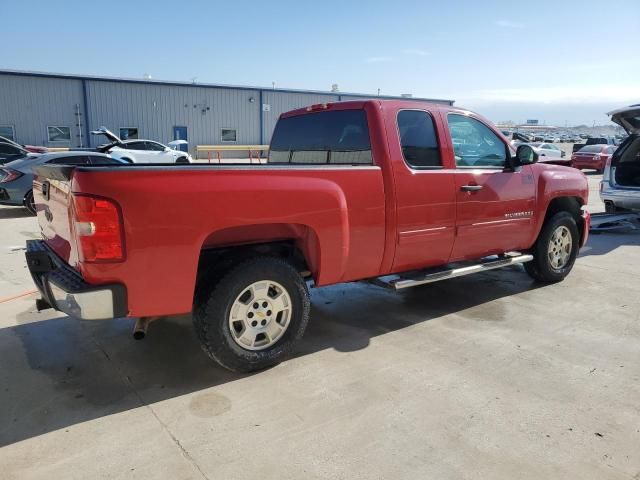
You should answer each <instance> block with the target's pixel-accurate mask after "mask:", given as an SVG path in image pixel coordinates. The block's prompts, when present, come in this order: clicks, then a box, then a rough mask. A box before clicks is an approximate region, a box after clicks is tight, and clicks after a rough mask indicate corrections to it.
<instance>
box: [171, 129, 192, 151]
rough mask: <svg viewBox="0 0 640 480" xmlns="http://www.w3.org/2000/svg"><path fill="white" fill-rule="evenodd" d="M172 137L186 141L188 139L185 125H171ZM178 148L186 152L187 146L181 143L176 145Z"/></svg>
mask: <svg viewBox="0 0 640 480" xmlns="http://www.w3.org/2000/svg"><path fill="white" fill-rule="evenodd" d="M173 139H174V140H185V141H188V140H189V139H188V138H187V127H173ZM178 148H179V149H180V150H182V151H183V152H186V151H187V150H188V148H189V146H188V145H187V144H186V143H184V144H182V145H178Z"/></svg>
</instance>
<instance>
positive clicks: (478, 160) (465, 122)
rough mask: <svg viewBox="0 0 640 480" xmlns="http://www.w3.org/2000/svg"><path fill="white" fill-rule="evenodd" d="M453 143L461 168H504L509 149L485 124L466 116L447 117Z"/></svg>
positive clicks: (457, 163)
mask: <svg viewBox="0 0 640 480" xmlns="http://www.w3.org/2000/svg"><path fill="white" fill-rule="evenodd" d="M447 122H448V124H449V132H450V133H451V141H452V142H453V150H454V153H455V159H456V165H457V166H459V167H474V168H478V167H480V168H481V167H485V168H503V167H504V166H505V164H506V160H507V147H506V145H505V144H504V143H503V142H502V140H500V138H499V137H498V135H496V134H495V133H493V131H492V130H491V129H490V128H489V127H487V126H486V125H485V124H484V123H482V122H480V121H479V120H476V119H475V118H471V117H468V116H466V115H460V114H455V113H451V114H449V115H448V116H447Z"/></svg>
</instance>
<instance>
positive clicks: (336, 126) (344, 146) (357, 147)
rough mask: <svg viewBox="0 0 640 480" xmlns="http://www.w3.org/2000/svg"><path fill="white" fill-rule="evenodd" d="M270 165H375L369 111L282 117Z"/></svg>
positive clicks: (272, 146)
mask: <svg viewBox="0 0 640 480" xmlns="http://www.w3.org/2000/svg"><path fill="white" fill-rule="evenodd" d="M269 163H292V164H306V165H370V164H372V163H373V157H372V155H371V143H370V141H369V128H368V126H367V115H366V113H365V111H364V110H335V111H322V112H315V113H308V114H306V115H296V116H292V117H285V118H281V119H280V120H278V123H277V124H276V128H275V130H274V132H273V137H272V138H271V147H270V149H269Z"/></svg>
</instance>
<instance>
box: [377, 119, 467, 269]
mask: <svg viewBox="0 0 640 480" xmlns="http://www.w3.org/2000/svg"><path fill="white" fill-rule="evenodd" d="M387 115H388V116H387V120H386V123H387V136H388V145H389V150H390V151H389V153H390V155H391V161H392V164H393V177H394V184H395V194H396V207H397V208H396V212H397V213H396V214H397V219H396V224H397V234H396V235H397V236H396V252H395V256H394V259H393V271H394V272H401V271H406V270H413V269H418V268H423V267H428V266H434V265H442V264H446V263H447V262H448V261H449V256H450V254H451V247H452V245H453V241H454V235H455V214H456V203H455V202H456V196H455V189H454V173H455V170H454V169H453V168H452V167H453V165H452V164H451V162H450V160H448V159H446V158H445V156H444V155H443V151H442V148H441V144H440V141H439V139H438V135H437V133H436V132H437V131H438V129H436V125H438V122H440V120H439V117H437V116H434V115H432V113H431V112H428V111H425V110H413V109H406V110H400V111H399V112H397V114H396V112H394V111H392V110H390V111H389V112H388V113H387ZM441 129H442V125H441V126H440V129H439V130H441Z"/></svg>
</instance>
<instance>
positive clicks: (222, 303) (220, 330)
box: [193, 257, 310, 372]
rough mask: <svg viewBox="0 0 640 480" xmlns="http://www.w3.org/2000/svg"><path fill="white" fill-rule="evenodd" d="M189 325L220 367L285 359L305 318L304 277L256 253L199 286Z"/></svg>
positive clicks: (244, 367) (248, 367)
mask: <svg viewBox="0 0 640 480" xmlns="http://www.w3.org/2000/svg"><path fill="white" fill-rule="evenodd" d="M194 307H195V308H194V313H193V323H194V326H195V329H196V334H197V336H198V339H199V340H200V344H201V346H202V349H203V350H204V351H205V353H206V354H207V355H209V357H211V358H212V359H213V360H215V361H216V362H218V363H219V364H220V365H222V366H223V367H225V368H227V369H229V370H232V371H236V372H251V371H254V370H260V369H263V368H266V367H269V366H271V365H275V364H277V363H279V362H281V361H282V360H283V359H284V358H286V357H287V356H288V355H289V354H290V353H291V351H292V350H293V348H294V346H295V344H296V342H297V341H298V340H300V338H301V337H302V335H303V334H304V331H305V329H306V327H307V323H308V321H309V311H310V301H309V292H308V290H307V285H306V283H305V282H304V279H303V278H302V276H300V274H299V273H298V272H297V270H296V269H295V268H294V267H293V266H292V265H291V264H289V263H287V262H286V261H284V260H281V259H279V258H273V257H257V258H253V259H250V260H247V261H245V262H243V263H240V264H238V265H236V266H235V267H233V268H231V269H230V270H228V271H227V272H226V273H225V274H223V276H222V277H221V278H219V279H217V280H213V281H208V282H204V284H203V285H201V286H200V287H199V288H198V293H197V295H196V301H195V305H194Z"/></svg>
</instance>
